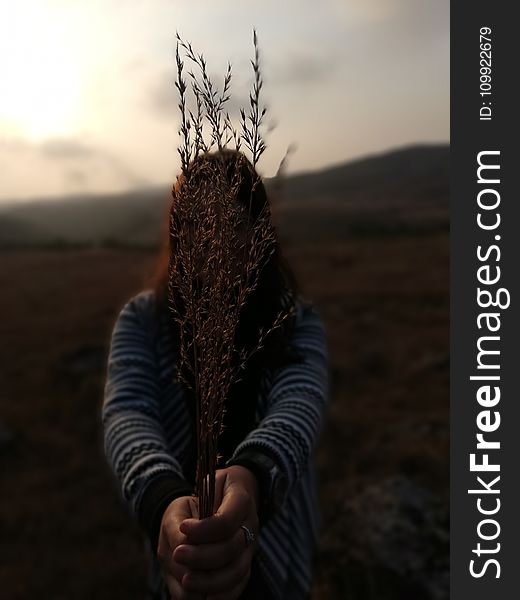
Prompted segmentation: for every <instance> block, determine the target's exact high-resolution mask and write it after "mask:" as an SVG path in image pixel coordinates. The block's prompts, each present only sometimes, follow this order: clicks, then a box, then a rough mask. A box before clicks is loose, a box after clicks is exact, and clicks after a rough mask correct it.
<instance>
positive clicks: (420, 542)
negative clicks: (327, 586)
mask: <svg viewBox="0 0 520 600" xmlns="http://www.w3.org/2000/svg"><path fill="white" fill-rule="evenodd" d="M338 513H339V514H337V518H336V521H335V522H334V523H333V524H331V532H332V531H333V532H334V533H333V534H332V533H331V534H330V538H331V539H330V541H331V544H328V542H327V536H326V535H325V536H324V537H325V539H324V544H323V548H324V551H323V552H322V555H321V561H320V562H322V567H321V568H322V569H323V570H324V571H325V572H326V571H327V563H328V564H330V565H332V564H334V562H336V565H337V563H338V561H339V563H340V565H341V566H340V569H339V571H338V572H336V573H332V572H330V573H327V574H326V575H325V576H326V577H330V578H332V579H335V584H334V586H335V587H336V588H338V586H339V589H336V590H335V592H336V593H339V596H337V597H348V598H349V600H366V599H371V598H374V599H375V598H377V599H378V600H407V599H408V598H410V599H413V600H423V599H424V600H446V599H447V598H449V525H448V515H449V512H448V506H447V502H443V501H441V500H440V499H439V498H436V497H434V496H433V495H432V494H431V493H430V492H428V491H427V490H425V489H423V488H421V487H419V486H417V485H416V484H414V483H413V482H412V481H411V480H409V479H408V478H406V477H404V476H395V477H391V478H388V479H386V480H384V481H381V482H380V483H377V484H373V485H371V486H369V487H366V488H365V489H364V490H363V491H362V492H361V493H359V494H358V495H356V496H355V497H353V498H347V499H346V500H345V501H344V503H343V506H342V507H341V508H339V510H338ZM333 557H334V559H333ZM337 568H338V567H337V566H336V569H337ZM342 594H344V596H343V595H342ZM331 597H332V595H331Z"/></svg>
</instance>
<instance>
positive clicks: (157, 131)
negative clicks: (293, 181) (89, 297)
mask: <svg viewBox="0 0 520 600" xmlns="http://www.w3.org/2000/svg"><path fill="white" fill-rule="evenodd" d="M253 27H255V28H256V29H257V32H258V38H259V44H260V51H261V64H262V72H263V78H264V90H263V91H264V92H265V94H264V99H265V101H266V103H267V105H268V118H267V123H268V124H269V125H276V127H275V128H274V130H273V131H272V132H271V133H270V134H269V135H268V136H267V139H266V141H267V144H268V149H267V151H266V153H265V155H264V156H263V157H262V159H261V161H260V164H259V170H260V171H261V173H262V174H263V175H266V176H270V175H272V174H274V172H275V171H276V168H277V166H278V163H279V161H280V160H281V158H282V157H283V155H284V153H285V150H286V148H287V147H288V146H289V144H295V145H296V148H297V149H296V151H295V153H294V154H293V155H292V156H291V160H290V163H289V169H288V170H289V172H297V171H303V170H309V169H317V168H320V167H323V166H326V165H330V164H337V163H341V162H344V161H346V160H348V159H351V158H354V157H358V156H362V155H366V154H369V153H373V152H379V151H382V150H385V149H389V148H393V147H396V146H403V145H406V144H412V143H422V142H439V141H448V136H449V1H448V0H321V1H320V2H316V0H313V1H312V2H311V1H310V0H276V1H275V0H262V1H261V2H260V1H257V2H253V1H248V0H234V1H231V0H190V1H187V0H146V1H144V0H141V1H140V0H124V2H123V1H121V0H88V2H87V1H85V0H16V1H14V0H0V200H6V199H12V198H27V197H43V196H51V195H64V194H71V193H82V192H109V191H116V190H127V189H133V188H137V187H142V186H146V185H155V184H169V183H171V182H173V181H174V179H175V176H176V175H177V173H178V171H179V162H178V157H177V153H176V148H177V143H178V135H177V129H178V122H179V117H178V109H177V102H176V96H175V89H174V86H173V80H174V75H175V62H174V50H175V32H176V31H179V33H180V35H181V36H182V37H183V38H185V39H187V40H189V41H190V42H191V43H192V44H193V46H194V47H195V49H197V50H199V51H201V52H203V53H204V55H205V57H206V59H207V62H208V69H209V71H210V73H212V74H214V75H216V76H217V77H218V78H219V79H220V78H221V77H222V76H223V75H224V72H225V67H226V63H227V61H228V60H229V61H231V63H232V64H233V71H234V74H233V85H232V94H233V103H234V105H237V104H240V103H241V102H243V98H246V99H247V94H248V90H249V85H250V82H251V78H252V75H251V65H250V62H249V61H250V59H251V58H252V54H253V46H252V29H253Z"/></svg>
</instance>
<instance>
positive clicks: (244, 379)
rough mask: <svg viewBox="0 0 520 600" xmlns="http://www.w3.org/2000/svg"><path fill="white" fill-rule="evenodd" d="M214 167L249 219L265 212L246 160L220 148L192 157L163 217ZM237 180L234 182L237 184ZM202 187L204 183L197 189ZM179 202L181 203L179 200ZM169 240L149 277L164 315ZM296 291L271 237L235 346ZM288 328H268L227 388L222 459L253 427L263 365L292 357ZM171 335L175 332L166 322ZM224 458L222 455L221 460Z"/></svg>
mask: <svg viewBox="0 0 520 600" xmlns="http://www.w3.org/2000/svg"><path fill="white" fill-rule="evenodd" d="M216 163H219V164H218V168H220V169H222V168H223V169H224V173H225V174H226V179H227V182H228V183H229V185H230V186H231V185H236V186H237V187H236V189H235V197H236V200H237V202H239V203H240V204H241V205H242V206H243V207H244V209H245V210H246V211H247V213H248V214H249V218H250V219H252V220H253V221H254V220H255V219H257V218H258V217H259V215H261V214H265V211H266V210H268V211H269V201H268V197H267V193H266V189H265V186H264V184H263V182H262V180H261V178H260V176H259V175H258V173H257V172H256V170H255V169H254V168H253V166H252V165H251V163H250V161H248V159H247V158H246V157H245V156H244V154H242V153H241V152H238V151H236V150H220V151H218V152H213V153H204V154H201V155H199V156H198V157H197V158H195V159H194V160H193V161H192V162H191V163H190V165H189V167H188V173H187V174H184V173H183V174H182V175H181V176H180V177H179V178H178V180H177V182H176V184H175V186H174V188H173V190H172V196H173V202H172V204H171V208H170V213H169V218H170V219H172V218H175V206H176V201H178V199H179V197H180V196H181V192H182V186H183V185H184V184H185V182H186V177H189V178H190V188H193V182H194V181H195V182H196V186H195V187H196V188H197V184H198V183H199V182H200V184H201V187H200V189H201V190H202V189H203V188H204V185H207V184H208V182H207V180H204V178H205V177H207V173H211V172H212V169H211V166H212V165H213V166H215V164H216ZM208 167H209V168H208ZM237 182H238V184H237ZM203 183H204V185H202V184H203ZM182 201H186V200H185V199H184V198H183V199H182ZM175 250H176V248H175V239H174V238H172V237H170V236H169V235H168V239H167V243H165V245H164V248H163V251H162V253H161V256H160V259H159V263H158V272H157V276H156V279H155V286H154V287H155V294H156V306H157V309H158V310H159V312H161V313H164V311H167V312H169V311H170V308H169V301H170V300H172V299H171V298H169V296H168V290H169V289H173V290H175V286H171V287H170V286H169V284H170V282H169V269H168V264H169V257H170V254H171V253H172V252H175ZM297 293H298V287H297V284H296V281H295V278H294V275H293V273H292V271H291V269H290V268H289V266H288V264H287V262H286V260H285V259H284V257H283V255H282V252H281V250H280V246H279V243H278V239H277V238H276V237H275V240H274V248H273V251H272V253H271V254H270V256H269V258H268V259H267V261H266V262H265V263H264V265H263V267H262V268H261V271H260V273H259V276H258V281H257V285H256V287H255V288H254V289H253V290H252V291H251V292H250V293H249V295H248V297H247V300H246V303H245V305H244V306H243V307H242V309H241V312H240V318H239V323H238V324H237V328H236V333H235V345H236V346H238V347H245V348H248V347H249V348H250V347H254V346H255V342H256V340H257V339H258V335H259V332H260V330H261V329H263V330H264V331H266V330H269V329H270V327H271V326H272V325H273V323H274V321H275V319H276V317H277V316H278V315H279V314H280V312H281V311H287V310H288V309H289V310H290V308H291V307H292V306H293V305H294V303H295V299H296V295H297ZM173 302H174V303H176V304H179V305H182V302H181V300H180V298H177V299H175V298H173ZM293 325H294V317H290V318H287V319H286V320H285V321H284V322H283V324H282V326H280V327H278V328H276V329H274V330H273V331H272V332H271V333H270V334H269V335H268V336H267V338H266V339H265V341H264V344H263V346H262V347H261V348H260V349H259V350H258V351H257V352H256V353H254V354H253V355H252V356H251V357H250V358H249V360H248V361H247V363H246V365H245V368H244V369H243V371H242V372H241V375H240V380H239V381H237V382H235V383H234V384H232V386H231V388H230V390H229V394H228V397H227V401H226V414H227V415H228V416H227V418H228V419H229V418H231V419H232V420H233V423H235V425H236V423H240V425H241V426H240V427H236V426H234V427H225V429H224V432H223V435H222V436H221V442H220V446H219V449H220V454H222V455H223V457H224V458H229V455H230V454H231V453H232V451H233V450H234V447H235V446H236V445H237V443H238V442H240V441H241V439H243V437H244V435H245V434H247V432H248V431H249V430H250V429H252V427H253V426H254V409H255V406H256V397H257V395H258V386H259V383H260V376H261V371H262V369H263V368H264V367H268V368H277V367H280V366H283V365H284V364H287V363H288V362H290V361H292V360H295V359H297V354H296V353H295V351H294V349H293V348H292V347H291V344H290V335H291V331H292V328H293ZM172 331H175V325H174V320H173V318H172ZM226 455H228V456H226Z"/></svg>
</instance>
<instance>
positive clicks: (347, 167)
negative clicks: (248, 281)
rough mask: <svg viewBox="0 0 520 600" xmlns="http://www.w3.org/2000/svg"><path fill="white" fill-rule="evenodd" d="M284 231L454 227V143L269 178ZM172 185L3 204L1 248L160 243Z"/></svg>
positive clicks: (317, 234) (318, 233)
mask: <svg viewBox="0 0 520 600" xmlns="http://www.w3.org/2000/svg"><path fill="white" fill-rule="evenodd" d="M266 185H267V187H268V190H269V193H270V195H271V197H272V204H273V214H274V219H275V222H276V223H277V225H278V227H279V229H280V231H281V234H282V236H284V237H287V238H297V239H303V238H305V239H309V238H310V239H321V238H324V237H345V236H352V235H381V234H389V233H390V234H391V233H396V232H412V233H413V232H418V231H421V230H424V229H432V228H443V229H447V228H448V226H449V224H448V223H449V215H448V197H449V147H448V146H447V145H424V146H412V147H407V148H404V149H397V150H394V151H391V152H386V153H383V154H378V155H374V156H370V157H367V158H363V159H360V160H355V161H352V162H348V163H346V164H342V165H338V166H334V167H330V168H327V169H323V170H320V171H314V172H309V173H304V174H298V175H293V176H287V177H285V178H284V179H283V180H282V181H278V182H275V181H274V180H272V179H268V180H267V181H266ZM169 199H170V194H169V189H168V188H167V187H164V188H163V187H160V188H152V189H145V190H139V191H135V192H129V193H124V194H112V195H90V196H74V197H70V198H49V199H39V200H34V201H24V202H21V203H11V204H4V205H3V206H2V205H0V247H4V248H6V247H7V248H8V247H20V246H35V245H52V246H54V245H55V246H60V245H68V244H75V245H90V244H96V245H111V244H113V245H139V246H155V245H157V244H158V243H159V242H160V239H161V237H162V235H163V234H164V228H165V223H166V217H167V209H168V203H169Z"/></svg>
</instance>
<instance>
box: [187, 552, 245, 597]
mask: <svg viewBox="0 0 520 600" xmlns="http://www.w3.org/2000/svg"><path fill="white" fill-rule="evenodd" d="M250 574H251V553H250V552H249V551H247V552H243V553H242V554H241V555H240V556H239V558H238V559H237V560H236V561H235V562H234V563H232V564H231V565H227V566H226V567H224V568H222V569H217V570H216V571H190V572H189V573H186V575H184V577H183V578H182V587H183V588H184V589H186V590H187V591H189V592H195V593H199V594H205V595H207V594H222V593H227V592H229V591H230V590H232V589H234V588H235V587H237V586H239V585H240V584H244V585H245V584H246V583H247V580H248V579H249V576H250Z"/></svg>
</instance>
